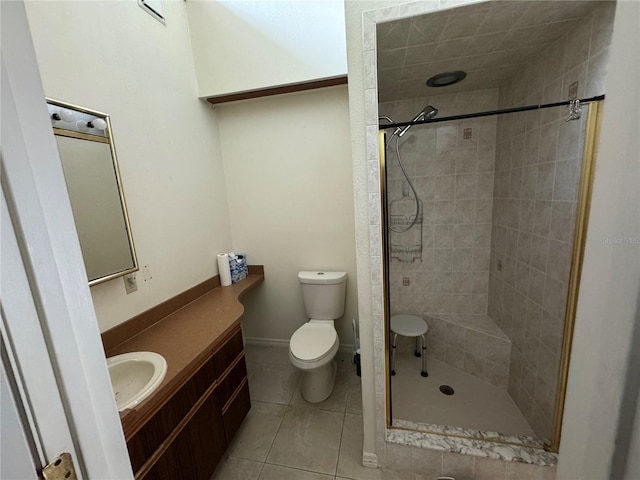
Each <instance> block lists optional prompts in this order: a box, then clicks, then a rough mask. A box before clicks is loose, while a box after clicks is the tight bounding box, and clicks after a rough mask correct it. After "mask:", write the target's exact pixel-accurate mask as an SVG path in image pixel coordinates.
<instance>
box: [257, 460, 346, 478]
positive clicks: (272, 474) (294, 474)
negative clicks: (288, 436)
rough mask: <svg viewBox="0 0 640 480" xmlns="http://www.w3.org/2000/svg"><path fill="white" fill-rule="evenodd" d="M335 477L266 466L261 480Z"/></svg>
mask: <svg viewBox="0 0 640 480" xmlns="http://www.w3.org/2000/svg"><path fill="white" fill-rule="evenodd" d="M333 478H334V477H333V475H323V474H321V473H314V472H307V471H304V470H298V469H295V468H288V467H281V466H279V465H269V464H268V463H267V464H265V466H264V468H263V469H262V473H261V474H260V479H259V480H333Z"/></svg>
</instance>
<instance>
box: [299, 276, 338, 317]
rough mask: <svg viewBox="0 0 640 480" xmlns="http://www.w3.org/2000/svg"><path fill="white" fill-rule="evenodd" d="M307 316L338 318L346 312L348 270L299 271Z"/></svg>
mask: <svg viewBox="0 0 640 480" xmlns="http://www.w3.org/2000/svg"><path fill="white" fill-rule="evenodd" d="M298 281H299V282H300V285H301V286H302V298H303V300H304V310H305V312H306V313H307V317H309V318H310V319H313V320H336V319H338V318H340V317H341V316H342V315H343V314H344V301H345V294H346V287H347V272H323V271H314V272H299V273H298Z"/></svg>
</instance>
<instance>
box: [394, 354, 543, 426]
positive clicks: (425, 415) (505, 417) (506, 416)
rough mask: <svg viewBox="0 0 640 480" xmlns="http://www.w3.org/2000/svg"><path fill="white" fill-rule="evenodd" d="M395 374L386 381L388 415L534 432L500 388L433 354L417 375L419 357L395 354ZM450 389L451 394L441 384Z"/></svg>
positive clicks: (424, 421) (405, 418)
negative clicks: (424, 372)
mask: <svg viewBox="0 0 640 480" xmlns="http://www.w3.org/2000/svg"><path fill="white" fill-rule="evenodd" d="M395 370H396V375H394V376H393V377H392V380H391V398H392V408H393V410H392V413H393V418H396V419H401V420H409V421H412V422H418V423H432V424H437V425H452V426H455V427H463V428H472V429H476V430H484V431H491V432H499V433H503V434H507V435H533V430H532V429H531V427H530V426H529V424H528V423H527V421H526V420H525V418H524V416H523V415H522V413H520V410H519V409H518V407H517V406H516V404H515V403H514V401H513V399H512V398H511V396H510V395H509V394H508V393H507V392H506V391H505V390H502V389H501V388H498V387H495V386H493V385H490V384H489V383H486V382H483V381H482V380H479V379H478V378H476V377H474V376H472V375H469V374H467V373H464V372H463V371H462V370H458V369H457V368H454V367H451V366H449V365H447V364H445V363H443V362H440V361H438V360H436V359H434V358H432V357H428V361H427V370H428V371H429V376H428V377H427V378H423V377H421V376H420V370H421V359H420V358H417V357H415V356H414V355H413V354H412V353H400V352H398V354H397V356H396V367H395ZM443 384H446V385H449V386H451V387H453V389H454V391H455V393H454V394H453V395H444V394H443V393H442V392H440V389H439V387H440V385H443Z"/></svg>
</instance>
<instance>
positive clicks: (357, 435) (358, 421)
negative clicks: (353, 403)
mask: <svg viewBox="0 0 640 480" xmlns="http://www.w3.org/2000/svg"><path fill="white" fill-rule="evenodd" d="M362 441H363V433H362V415H353V414H349V413H347V414H345V416H344V425H343V427H342V442H341V443H340V456H339V458H338V470H337V471H336V475H337V476H336V478H348V479H353V480H413V475H411V474H408V473H402V472H394V471H391V470H388V471H387V470H382V469H379V468H369V467H363V466H362Z"/></svg>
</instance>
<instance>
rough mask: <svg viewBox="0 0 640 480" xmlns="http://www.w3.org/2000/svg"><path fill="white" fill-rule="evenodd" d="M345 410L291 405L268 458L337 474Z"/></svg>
mask: <svg viewBox="0 0 640 480" xmlns="http://www.w3.org/2000/svg"><path fill="white" fill-rule="evenodd" d="M343 420H344V414H343V413H339V412H330V411H328V410H320V409H317V408H308V407H297V406H290V407H287V411H286V413H285V415H284V418H283V419H282V423H281V425H280V430H279V431H278V434H277V435H276V439H275V441H274V442H273V446H272V447H271V451H270V452H269V455H268V456H267V462H268V463H271V464H276V465H282V466H285V467H293V468H300V469H305V470H309V471H313V472H316V473H324V474H328V475H335V471H336V464H337V461H338V450H339V447H340V437H341V435H342V423H343Z"/></svg>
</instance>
